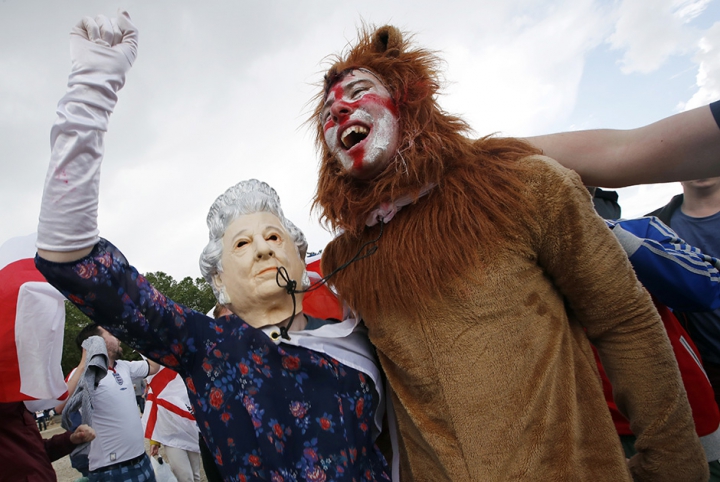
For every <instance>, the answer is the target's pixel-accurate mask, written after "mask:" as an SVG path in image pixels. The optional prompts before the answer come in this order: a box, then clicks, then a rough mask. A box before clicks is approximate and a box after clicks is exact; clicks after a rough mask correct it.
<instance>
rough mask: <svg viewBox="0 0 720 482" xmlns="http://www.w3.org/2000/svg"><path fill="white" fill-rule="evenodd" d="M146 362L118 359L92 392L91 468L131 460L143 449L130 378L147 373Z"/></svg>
mask: <svg viewBox="0 0 720 482" xmlns="http://www.w3.org/2000/svg"><path fill="white" fill-rule="evenodd" d="M148 370H149V367H148V364H147V362H146V361H133V362H128V361H125V360H118V361H117V362H115V366H114V367H113V368H110V369H108V372H107V375H105V378H103V379H102V380H100V384H99V385H98V387H97V389H96V390H95V391H94V392H92V405H93V416H92V426H93V429H95V434H96V437H95V440H93V441H92V442H91V443H90V454H89V455H88V458H89V460H90V470H96V469H99V468H102V467H105V466H108V465H112V464H117V463H119V462H124V461H125V460H130V459H133V458H135V457H137V456H138V455H141V454H143V453H144V452H145V441H144V439H143V429H142V424H141V423H140V411H139V410H138V406H137V402H136V401H135V391H134V390H133V384H132V379H133V378H145V377H146V376H147V375H148Z"/></svg>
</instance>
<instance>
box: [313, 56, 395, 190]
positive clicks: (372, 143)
mask: <svg viewBox="0 0 720 482" xmlns="http://www.w3.org/2000/svg"><path fill="white" fill-rule="evenodd" d="M320 121H321V122H322V124H323V130H324V132H325V143H326V144H327V146H328V149H329V150H330V152H331V153H332V154H333V155H334V156H335V157H336V158H337V159H338V160H339V161H340V163H341V164H342V166H343V168H345V170H346V171H347V172H348V173H350V174H351V175H353V176H355V177H358V178H360V179H370V178H372V177H374V176H376V175H377V174H379V173H380V172H381V171H382V170H383V169H385V167H387V165H388V164H389V163H390V161H391V160H392V159H393V157H395V154H396V153H397V149H398V144H399V140H400V132H399V130H400V129H399V122H398V114H397V108H396V107H395V103H394V102H393V99H392V97H391V96H390V93H389V92H388V90H387V89H386V88H385V86H384V85H383V84H382V82H380V80H379V79H378V78H377V77H375V76H374V75H373V74H371V73H369V72H367V71H363V70H353V71H352V72H350V73H348V74H347V75H345V76H344V77H343V78H342V79H340V80H339V81H338V82H336V83H335V84H334V85H333V86H332V87H331V88H330V90H329V92H328V96H327V100H326V102H325V106H324V108H323V110H322V113H321V119H320Z"/></svg>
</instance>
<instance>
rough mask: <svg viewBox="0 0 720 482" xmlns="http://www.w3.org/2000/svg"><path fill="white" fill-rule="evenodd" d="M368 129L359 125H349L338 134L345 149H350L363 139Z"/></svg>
mask: <svg viewBox="0 0 720 482" xmlns="http://www.w3.org/2000/svg"><path fill="white" fill-rule="evenodd" d="M369 132H370V130H369V129H368V128H367V127H363V126H360V125H354V126H350V127H348V128H347V129H345V130H344V131H343V133H342V136H340V142H342V145H343V147H344V148H345V149H352V148H353V147H354V146H356V145H357V144H359V143H360V142H362V141H363V140H365V138H366V137H367V136H368V133H369Z"/></svg>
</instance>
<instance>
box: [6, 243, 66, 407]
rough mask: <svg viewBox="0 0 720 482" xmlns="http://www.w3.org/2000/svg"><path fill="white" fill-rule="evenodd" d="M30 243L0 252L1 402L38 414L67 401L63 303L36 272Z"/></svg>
mask: <svg viewBox="0 0 720 482" xmlns="http://www.w3.org/2000/svg"><path fill="white" fill-rule="evenodd" d="M35 238H36V235H35V234H31V235H29V236H22V237H17V238H11V239H9V240H8V241H6V242H5V243H4V244H3V245H2V246H0V402H18V401H25V402H26V403H25V404H26V405H28V408H29V409H30V410H43V409H46V408H51V407H54V406H55V405H56V404H57V401H58V400H61V399H64V398H65V397H67V386H66V385H65V380H64V379H63V374H62V368H61V366H60V361H61V359H62V347H63V334H64V330H65V303H64V300H65V297H63V295H61V294H60V292H58V291H57V290H56V289H55V288H53V287H52V286H50V285H49V284H48V282H47V281H45V278H43V276H42V275H41V274H40V272H39V271H38V270H37V269H35V261H34V259H35V252H36V248H35Z"/></svg>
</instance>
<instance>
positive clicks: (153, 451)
mask: <svg viewBox="0 0 720 482" xmlns="http://www.w3.org/2000/svg"><path fill="white" fill-rule="evenodd" d="M159 453H160V446H159V445H154V444H153V445H150V457H155V456H156V455H157V454H159Z"/></svg>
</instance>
